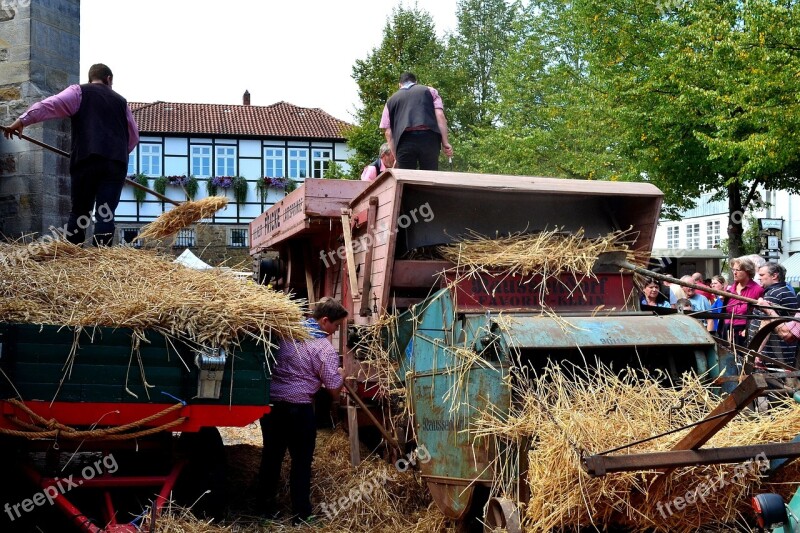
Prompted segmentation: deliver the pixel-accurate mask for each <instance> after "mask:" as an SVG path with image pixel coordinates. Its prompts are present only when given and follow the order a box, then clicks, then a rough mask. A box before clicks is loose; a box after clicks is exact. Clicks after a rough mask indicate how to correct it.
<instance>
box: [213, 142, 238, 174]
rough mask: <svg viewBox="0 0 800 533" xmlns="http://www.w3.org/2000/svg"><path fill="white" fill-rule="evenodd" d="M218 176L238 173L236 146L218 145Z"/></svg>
mask: <svg viewBox="0 0 800 533" xmlns="http://www.w3.org/2000/svg"><path fill="white" fill-rule="evenodd" d="M216 156H217V176H235V175H236V147H234V146H217V149H216Z"/></svg>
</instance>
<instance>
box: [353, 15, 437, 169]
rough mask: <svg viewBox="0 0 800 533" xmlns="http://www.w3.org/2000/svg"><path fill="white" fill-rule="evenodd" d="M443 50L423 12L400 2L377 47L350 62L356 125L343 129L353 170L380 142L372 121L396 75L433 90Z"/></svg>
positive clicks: (375, 121)
mask: <svg viewBox="0 0 800 533" xmlns="http://www.w3.org/2000/svg"><path fill="white" fill-rule="evenodd" d="M444 51H445V49H444V45H443V44H442V43H441V42H440V41H439V39H438V38H437V37H436V28H435V26H434V23H433V19H432V18H431V16H430V14H429V13H428V12H426V11H424V10H421V9H418V8H417V7H413V8H404V7H402V6H399V7H397V8H395V9H394V10H393V11H392V15H391V17H390V19H389V20H388V21H387V22H386V26H385V27H384V29H383V41H382V42H381V45H380V46H379V47H378V48H373V49H372V51H371V52H370V53H369V54H368V55H367V57H366V58H365V59H363V60H361V59H359V60H356V62H355V65H354V66H353V79H354V80H355V81H356V83H357V84H358V96H359V99H360V100H361V107H360V108H359V109H358V110H357V112H356V125H354V126H353V127H351V128H350V129H349V130H347V131H346V132H345V136H346V137H347V142H348V145H349V146H350V148H351V149H353V151H354V155H353V156H352V157H351V158H350V159H349V160H348V163H349V164H350V168H351V169H353V172H359V173H360V172H361V169H362V168H363V167H364V166H365V165H366V164H367V163H369V162H370V161H373V160H374V159H375V157H376V156H377V154H378V148H379V147H380V145H381V143H383V142H384V137H383V133H382V132H381V130H380V129H379V128H378V124H379V123H380V119H381V113H382V112H383V106H384V105H385V104H386V100H388V98H389V97H390V96H391V95H392V94H393V93H394V91H396V90H397V80H398V79H399V78H400V74H402V73H403V72H404V71H411V72H414V74H416V76H417V79H419V80H420V82H421V83H424V84H426V85H432V86H434V87H437V88H439V87H440V82H441V81H442V80H443V79H444V76H443V75H442V73H443V71H444V69H443V58H444Z"/></svg>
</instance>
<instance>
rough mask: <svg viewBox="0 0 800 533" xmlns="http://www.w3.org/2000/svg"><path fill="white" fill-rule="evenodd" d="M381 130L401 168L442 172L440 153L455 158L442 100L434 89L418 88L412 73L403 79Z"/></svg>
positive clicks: (384, 111)
mask: <svg viewBox="0 0 800 533" xmlns="http://www.w3.org/2000/svg"><path fill="white" fill-rule="evenodd" d="M380 127H381V129H383V133H384V135H385V136H386V142H387V143H389V146H390V147H391V148H392V152H393V153H394V156H395V160H396V161H397V163H396V165H395V166H396V167H397V168H410V169H416V168H419V169H420V170H439V151H440V150H442V149H443V150H444V153H445V155H446V156H447V157H453V147H452V146H450V143H449V142H448V140H447V118H446V117H445V116H444V105H443V104H442V98H441V97H440V96H439V92H438V91H437V90H436V89H434V88H433V87H426V86H425V85H417V77H416V76H414V74H412V73H411V72H404V73H403V74H402V75H401V76H400V89H399V90H398V91H397V92H396V93H394V94H393V95H392V96H391V97H390V98H389V100H388V101H387V102H386V106H385V107H384V108H383V116H382V117H381V124H380Z"/></svg>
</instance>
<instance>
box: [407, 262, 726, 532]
mask: <svg viewBox="0 0 800 533" xmlns="http://www.w3.org/2000/svg"><path fill="white" fill-rule="evenodd" d="M621 275H622V276H625V275H624V274H619V273H617V274H598V279H604V276H617V277H618V276H621ZM456 296H457V294H456ZM457 300H458V298H454V291H452V290H450V289H442V290H439V291H438V292H436V293H435V294H433V295H431V296H430V297H429V298H428V299H426V300H425V301H423V302H422V303H420V304H417V305H416V306H414V307H413V308H412V309H410V310H409V311H408V312H406V313H404V314H403V315H400V317H399V327H398V339H397V340H398V342H397V343H396V344H397V346H399V347H401V348H402V347H405V349H404V352H403V353H402V354H397V357H398V358H399V359H401V362H402V365H401V369H402V370H401V372H402V373H403V374H404V375H405V379H406V389H407V391H408V394H409V396H410V398H411V406H412V411H413V415H414V427H415V430H416V437H417V445H418V446H421V445H424V446H425V448H426V450H427V452H428V454H429V455H430V460H429V461H427V462H425V463H421V464H420V466H421V470H422V476H423V478H424V479H425V480H426V482H427V484H428V486H429V488H430V491H431V494H432V496H433V498H434V500H435V501H436V504H437V506H438V507H439V508H440V509H441V510H442V511H443V512H444V514H445V515H446V516H448V517H449V518H451V519H455V520H462V519H465V518H466V517H467V516H469V513H470V511H472V512H473V513H474V512H477V510H478V509H479V508H482V507H483V505H484V503H485V502H486V497H487V496H488V488H489V487H490V486H491V484H492V480H493V478H494V475H495V472H493V470H492V466H491V465H492V460H493V459H494V458H495V456H496V454H498V453H504V454H509V460H507V461H502V463H503V464H507V465H510V468H512V469H513V470H514V472H512V476H511V477H515V478H516V479H518V480H524V479H525V477H526V476H525V471H526V465H525V464H524V462H525V458H526V456H527V454H526V453H519V452H520V451H521V450H511V449H509V450H495V449H492V447H491V445H490V444H489V443H484V444H481V441H478V440H474V439H473V437H472V436H471V435H470V433H469V429H470V426H471V423H472V422H473V421H474V418H475V417H476V416H478V414H479V413H480V412H482V411H486V410H488V409H491V410H493V411H494V412H495V413H498V414H501V415H502V414H503V413H507V412H508V410H509V408H510V406H511V405H512V402H513V401H514V398H513V392H512V391H513V388H512V386H511V382H512V379H518V376H512V372H513V371H512V368H524V367H527V368H529V369H533V370H535V369H540V368H543V367H544V365H546V364H547V362H548V361H572V362H574V363H576V364H582V361H583V360H586V361H592V360H594V359H595V358H597V359H598V360H600V361H602V362H603V363H604V364H611V365H613V367H614V368H621V367H624V366H627V365H631V366H635V367H638V366H644V367H648V368H651V369H655V368H659V369H663V370H664V371H666V372H668V373H669V374H671V375H672V376H673V377H678V376H679V375H680V373H681V372H683V371H686V370H690V369H693V370H695V371H696V372H698V373H706V372H707V373H708V375H709V377H710V378H713V377H716V376H717V375H718V374H719V364H718V358H717V350H716V344H715V342H714V340H713V338H712V337H711V336H710V335H709V334H708V333H707V332H706V331H705V329H704V328H703V327H702V326H701V325H700V324H699V323H698V321H697V320H696V319H693V318H691V317H689V316H686V315H682V314H671V315H663V316H657V315H653V314H651V313H643V312H637V311H635V310H631V311H627V312H610V313H603V314H597V313H565V314H564V315H562V316H559V317H553V316H548V315H544V314H541V313H540V312H539V311H538V310H534V309H530V310H528V311H522V310H503V309H492V308H486V309H484V310H482V311H477V310H475V309H471V310H462V309H461V308H460V307H459V305H458V304H457ZM465 307H467V308H470V307H471V306H469V305H466V306H465ZM520 447H521V448H524V447H525V443H520ZM516 492H517V494H516V496H517V499H518V501H525V500H526V499H527V490H526V488H525V483H524V481H519V482H518V483H517V487H516ZM490 503H496V502H490ZM498 505H499V504H498ZM510 518H511V517H506V518H505V519H504V520H503V521H502V522H503V524H504V525H505V522H506V521H507V520H508V519H510ZM487 519H490V517H489V516H487ZM494 525H497V524H494ZM512 530H513V529H509V531H512Z"/></svg>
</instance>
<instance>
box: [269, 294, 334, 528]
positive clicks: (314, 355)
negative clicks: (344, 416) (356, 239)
mask: <svg viewBox="0 0 800 533" xmlns="http://www.w3.org/2000/svg"><path fill="white" fill-rule="evenodd" d="M311 317H312V318H310V319H308V321H307V325H308V327H309V330H310V333H311V337H312V338H311V340H307V341H295V340H291V339H289V340H281V341H280V342H279V345H278V351H277V353H276V354H275V367H274V368H273V369H272V385H271V387H270V397H271V400H272V403H271V405H272V409H271V411H270V413H269V414H268V415H265V416H264V417H263V418H261V433H262V437H263V439H264V447H263V449H262V455H261V471H260V473H259V480H260V483H261V487H260V489H261V495H260V497H261V498H263V500H262V501H261V502H260V505H261V506H263V508H264V511H265V512H266V513H268V514H274V513H275V511H276V510H277V509H276V497H277V494H278V487H279V484H280V476H281V465H282V464H283V457H284V455H286V450H287V449H288V450H289V457H290V458H291V461H292V462H291V470H290V474H289V489H290V495H291V500H292V521H293V522H294V523H301V522H304V521H306V520H307V519H308V518H309V517H311V516H312V507H311V462H312V461H313V459H314V447H315V444H316V438H317V425H316V417H315V416H314V404H313V398H314V394H315V393H316V392H317V391H318V390H319V389H320V388H321V387H322V386H323V385H324V386H325V388H326V389H328V392H329V393H330V394H331V395H332V396H333V397H334V398H335V399H337V398H338V396H339V391H340V390H341V388H342V385H343V383H344V380H343V379H342V375H341V370H340V367H339V354H338V353H336V350H335V349H334V348H333V346H332V345H331V342H330V341H329V340H328V337H329V336H330V335H332V334H333V333H335V332H336V331H337V330H338V329H339V327H340V326H341V325H342V323H343V322H344V321H345V319H346V318H347V309H345V308H344V306H342V304H341V303H339V302H338V301H337V300H334V299H333V298H327V297H326V298H322V299H321V300H320V301H319V302H317V304H316V306H314V311H313V312H312V314H311Z"/></svg>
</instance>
